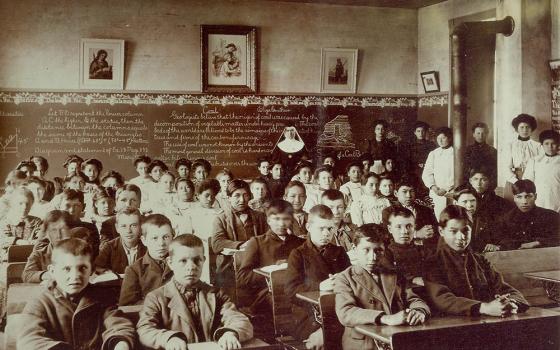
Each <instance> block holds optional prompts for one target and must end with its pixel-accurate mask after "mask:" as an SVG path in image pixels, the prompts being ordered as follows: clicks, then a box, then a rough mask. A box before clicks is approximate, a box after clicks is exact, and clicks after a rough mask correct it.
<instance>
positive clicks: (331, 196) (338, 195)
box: [321, 189, 346, 204]
mask: <svg viewBox="0 0 560 350" xmlns="http://www.w3.org/2000/svg"><path fill="white" fill-rule="evenodd" d="M323 198H326V199H328V200H330V201H336V200H339V199H342V201H343V202H344V193H342V192H340V191H339V190H333V189H330V190H326V191H324V192H323V194H321V199H323ZM344 204H346V203H344Z"/></svg>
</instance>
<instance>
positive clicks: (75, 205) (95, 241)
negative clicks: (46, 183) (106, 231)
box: [60, 189, 100, 257]
mask: <svg viewBox="0 0 560 350" xmlns="http://www.w3.org/2000/svg"><path fill="white" fill-rule="evenodd" d="M84 207H85V205H84V193H83V192H80V191H78V190H73V189H66V190H64V191H63V192H62V193H61V201H60V209H62V210H64V211H66V212H68V214H70V216H71V217H72V222H71V223H70V225H69V227H70V228H74V227H84V228H86V229H87V230H88V231H89V232H90V233H91V235H90V238H91V239H90V242H91V243H92V248H93V256H94V257H96V256H97V255H98V254H99V245H100V239H99V231H98V230H97V227H96V226H95V225H94V224H92V223H91V222H84V221H82V219H81V218H82V216H83V214H84Z"/></svg>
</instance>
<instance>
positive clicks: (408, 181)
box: [395, 176, 418, 191]
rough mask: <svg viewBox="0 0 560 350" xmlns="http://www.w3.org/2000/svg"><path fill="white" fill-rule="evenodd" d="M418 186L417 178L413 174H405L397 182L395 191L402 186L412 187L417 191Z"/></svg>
mask: <svg viewBox="0 0 560 350" xmlns="http://www.w3.org/2000/svg"><path fill="white" fill-rule="evenodd" d="M417 186H418V180H417V179H415V178H414V177H412V176H403V177H402V178H401V179H400V180H399V181H397V182H395V191H398V190H399V189H400V188H401V187H410V188H412V189H413V190H414V191H416V188H417Z"/></svg>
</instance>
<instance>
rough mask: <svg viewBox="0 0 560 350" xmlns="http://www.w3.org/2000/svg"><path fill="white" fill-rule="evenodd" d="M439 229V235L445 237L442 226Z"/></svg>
mask: <svg viewBox="0 0 560 350" xmlns="http://www.w3.org/2000/svg"><path fill="white" fill-rule="evenodd" d="M437 229H438V232H439V235H440V236H443V228H442V227H441V226H438V227H437Z"/></svg>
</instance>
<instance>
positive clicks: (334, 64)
mask: <svg viewBox="0 0 560 350" xmlns="http://www.w3.org/2000/svg"><path fill="white" fill-rule="evenodd" d="M357 68H358V49H334V48H333V49H330V48H324V49H321V90H320V91H321V92H325V93H356V78H357V75H358V74H357V72H358V69H357Z"/></svg>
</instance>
